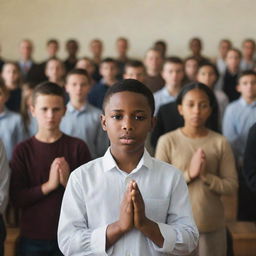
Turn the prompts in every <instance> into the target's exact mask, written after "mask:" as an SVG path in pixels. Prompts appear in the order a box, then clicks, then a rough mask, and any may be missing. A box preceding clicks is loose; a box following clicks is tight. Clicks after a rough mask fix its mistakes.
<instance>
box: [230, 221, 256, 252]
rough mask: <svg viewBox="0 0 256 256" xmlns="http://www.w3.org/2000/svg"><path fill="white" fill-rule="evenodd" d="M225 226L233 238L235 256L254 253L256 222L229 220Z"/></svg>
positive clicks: (255, 249) (255, 247)
mask: <svg viewBox="0 0 256 256" xmlns="http://www.w3.org/2000/svg"><path fill="white" fill-rule="evenodd" d="M227 227H228V229H229V232H230V234H231V236H232V239H233V250H234V255H235V256H255V255H256V224H255V223H254V222H239V221H236V222H230V223H227Z"/></svg>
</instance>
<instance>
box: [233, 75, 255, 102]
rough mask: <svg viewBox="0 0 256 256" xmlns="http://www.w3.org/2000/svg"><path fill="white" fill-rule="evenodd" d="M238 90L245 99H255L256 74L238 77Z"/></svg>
mask: <svg viewBox="0 0 256 256" xmlns="http://www.w3.org/2000/svg"><path fill="white" fill-rule="evenodd" d="M237 90H238V92H240V93H241V94H242V97H243V98H244V99H245V100H246V101H251V100H255V99H256V76H255V75H247V76H243V77H241V78H240V79H239V84H238V86H237Z"/></svg>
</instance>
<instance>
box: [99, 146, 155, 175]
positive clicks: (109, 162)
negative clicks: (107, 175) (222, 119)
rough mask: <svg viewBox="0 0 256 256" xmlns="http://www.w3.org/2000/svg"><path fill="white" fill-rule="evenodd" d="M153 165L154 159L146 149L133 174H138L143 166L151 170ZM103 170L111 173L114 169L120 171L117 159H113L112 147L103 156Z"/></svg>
mask: <svg viewBox="0 0 256 256" xmlns="http://www.w3.org/2000/svg"><path fill="white" fill-rule="evenodd" d="M152 165H153V163H152V157H151V156H150V155H149V153H148V151H147V150H146V149H144V153H143V155H142V157H141V159H140V161H139V163H138V165H137V167H136V168H135V169H134V170H132V172H131V173H134V172H137V171H138V170H139V169H141V167H142V166H144V167H146V169H151V168H152ZM103 169H104V172H107V171H110V170H112V169H117V170H120V169H119V167H118V166H117V164H116V161H115V159H114V158H113V156H112V154H111V152H110V147H109V148H108V150H107V152H106V153H105V155H104V156H103ZM121 171H122V170H121Z"/></svg>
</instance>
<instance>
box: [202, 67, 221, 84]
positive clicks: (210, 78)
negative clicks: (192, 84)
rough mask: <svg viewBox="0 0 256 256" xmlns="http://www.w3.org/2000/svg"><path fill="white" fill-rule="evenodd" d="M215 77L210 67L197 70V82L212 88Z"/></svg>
mask: <svg viewBox="0 0 256 256" xmlns="http://www.w3.org/2000/svg"><path fill="white" fill-rule="evenodd" d="M216 79H217V76H216V73H215V71H214V70H213V68H211V67H210V66H203V67H201V68H200V69H199V70H198V74H197V81H198V82H200V83H202V84H205V85H207V86H208V87H210V88H213V86H214V83H215V82H216Z"/></svg>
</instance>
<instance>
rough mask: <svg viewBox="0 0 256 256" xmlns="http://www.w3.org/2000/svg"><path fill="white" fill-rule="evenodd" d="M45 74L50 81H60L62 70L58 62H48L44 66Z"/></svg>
mask: <svg viewBox="0 0 256 256" xmlns="http://www.w3.org/2000/svg"><path fill="white" fill-rule="evenodd" d="M45 74H46V76H47V77H48V78H49V80H50V81H52V82H57V81H59V80H61V79H62V77H63V75H64V70H63V67H62V65H61V63H60V62H59V61H57V60H50V61H49V62H48V63H47V65H46V70H45Z"/></svg>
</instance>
